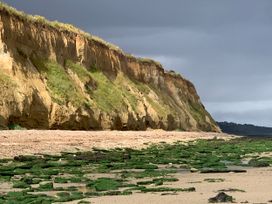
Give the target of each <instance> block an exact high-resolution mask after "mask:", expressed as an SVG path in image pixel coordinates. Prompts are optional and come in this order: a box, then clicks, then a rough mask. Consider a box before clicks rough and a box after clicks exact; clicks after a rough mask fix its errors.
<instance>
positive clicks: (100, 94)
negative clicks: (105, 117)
mask: <svg viewBox="0 0 272 204" xmlns="http://www.w3.org/2000/svg"><path fill="white" fill-rule="evenodd" d="M91 76H92V78H93V79H94V80H95V81H96V82H97V89H96V90H94V91H93V93H92V97H93V99H94V101H95V102H96V104H97V106H98V107H99V108H100V109H101V110H103V111H105V112H112V111H114V110H120V109H122V107H123V103H124V102H123V100H122V99H123V94H122V92H121V90H120V89H119V88H118V87H117V86H116V85H115V84H114V83H113V82H112V81H110V80H109V79H108V78H107V77H106V76H105V75H104V74H103V73H102V72H101V71H96V72H91Z"/></svg>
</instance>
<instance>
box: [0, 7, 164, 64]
mask: <svg viewBox="0 0 272 204" xmlns="http://www.w3.org/2000/svg"><path fill="white" fill-rule="evenodd" d="M0 11H5V12H7V13H8V14H9V15H14V16H16V17H17V18H19V19H21V20H23V21H28V22H31V23H40V24H43V25H47V26H49V27H51V28H54V29H57V30H59V31H61V32H65V31H68V32H72V33H75V34H80V35H82V36H84V37H86V38H87V39H88V40H90V41H93V42H97V43H99V44H101V45H103V46H105V47H108V48H109V49H111V50H114V51H116V52H118V53H120V54H123V55H125V56H127V57H128V58H134V59H135V60H136V61H138V62H142V63H151V64H155V65H156V66H158V67H162V65H161V64H160V63H159V62H157V61H155V60H152V59H148V58H137V57H134V56H132V55H129V54H125V53H124V52H123V50H122V49H121V48H119V47H118V46H117V45H114V44H112V43H109V42H107V41H105V40H103V39H102V38H100V37H98V36H95V35H91V34H90V33H87V32H85V31H83V30H81V29H79V28H77V27H75V26H74V25H72V24H69V23H61V22H58V21H49V20H47V19H46V18H45V17H43V16H39V15H34V16H32V15H29V14H26V13H24V12H23V11H18V10H17V9H15V8H13V7H11V6H9V5H7V4H5V3H3V2H0Z"/></svg>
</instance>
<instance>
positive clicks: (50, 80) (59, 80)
mask: <svg viewBox="0 0 272 204" xmlns="http://www.w3.org/2000/svg"><path fill="white" fill-rule="evenodd" d="M32 63H33V64H34V65H35V67H36V68H37V69H38V70H39V71H40V72H41V73H42V75H43V76H44V77H45V78H46V80H47V81H46V84H47V87H48V89H49V92H50V94H51V96H52V98H53V99H54V100H55V101H56V102H57V103H59V104H67V103H68V102H71V103H72V104H74V105H76V106H80V105H82V104H83V103H84V101H85V99H84V96H83V95H82V94H81V93H80V91H79V89H78V87H77V86H76V84H74V83H73V80H72V79H71V78H70V77H69V75H68V74H67V73H66V71H65V69H64V68H63V67H62V66H61V65H59V64H58V63H57V62H54V61H49V60H42V59H34V58H33V59H32Z"/></svg>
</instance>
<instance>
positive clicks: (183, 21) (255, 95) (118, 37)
mask: <svg viewBox="0 0 272 204" xmlns="http://www.w3.org/2000/svg"><path fill="white" fill-rule="evenodd" d="M3 2H6V3H8V4H9V5H11V6H14V7H15V8H17V9H19V10H22V11H25V12H27V13H30V14H35V15H42V16H45V17H46V18H48V19H50V20H58V21H61V22H65V23H71V24H74V25H75V26H77V27H80V28H81V29H83V30H85V31H87V32H90V33H92V34H95V35H98V36H100V37H102V38H103V39H105V40H107V41H109V42H112V43H114V44H116V45H118V46H119V47H120V48H122V49H123V50H124V51H125V52H127V53H131V54H134V55H136V56H141V57H150V58H153V59H155V60H158V61H160V62H161V63H162V64H163V65H164V67H165V68H166V69H172V70H175V71H177V72H179V73H181V74H182V75H183V76H184V77H185V78H187V79H189V80H190V81H192V82H193V83H194V84H195V86H196V89H197V91H198V94H199V95H200V97H201V100H202V102H203V104H204V105H205V107H206V109H207V110H208V111H209V112H210V113H211V115H212V116H213V117H214V119H216V120H217V121H231V122H238V123H243V124H244V123H251V124H255V125H264V126H272V89H271V88H272V12H271V11H272V1H271V0H167V1H166V0H134V1H128V0H114V1H113V0H77V1H75V0H46V1H44V0H35V1H33V0H4V1H3Z"/></svg>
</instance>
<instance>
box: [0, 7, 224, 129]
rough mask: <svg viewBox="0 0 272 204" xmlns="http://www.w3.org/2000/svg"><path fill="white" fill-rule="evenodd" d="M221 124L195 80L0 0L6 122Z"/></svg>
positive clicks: (0, 81)
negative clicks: (207, 106)
mask: <svg viewBox="0 0 272 204" xmlns="http://www.w3.org/2000/svg"><path fill="white" fill-rule="evenodd" d="M13 124H18V125H20V126H22V127H25V128H35V129H72V130H76V129H80V130H95V129H118V130H145V129H147V128H162V129H166V130H176V129H180V130H187V131H198V130H203V131H219V128H218V126H217V124H216V123H215V122H214V120H213V119H212V118H211V116H210V114H209V113H208V112H207V111H206V110H205V108H204V106H203V105H202V103H201V101H200V99H199V96H198V95H197V92H196V90H195V87H194V86H193V84H192V83H191V82H189V81H188V80H186V79H184V78H183V77H182V76H180V75H179V74H176V73H174V72H167V71H165V70H164V69H163V67H162V66H161V65H160V64H159V63H158V62H155V61H153V60H150V59H141V58H136V57H133V56H130V55H128V54H125V53H124V52H123V51H122V50H121V49H119V48H118V47H116V46H114V45H112V44H109V43H107V42H105V41H103V40H101V39H99V38H97V37H95V36H92V35H90V34H87V33H85V32H83V31H81V30H79V29H77V28H75V27H73V26H72V25H67V24H63V23H59V22H49V21H47V20H46V19H44V18H43V17H40V16H30V15H26V14H24V13H22V12H19V11H17V10H15V9H13V8H11V7H8V6H6V5H4V4H2V3H1V4H0V127H2V128H7V127H8V126H9V125H13Z"/></svg>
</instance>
